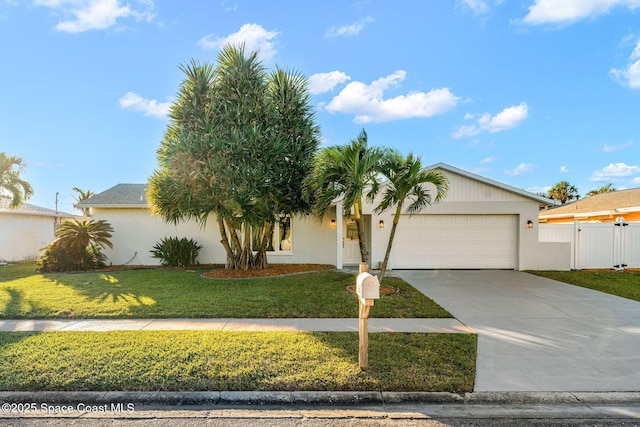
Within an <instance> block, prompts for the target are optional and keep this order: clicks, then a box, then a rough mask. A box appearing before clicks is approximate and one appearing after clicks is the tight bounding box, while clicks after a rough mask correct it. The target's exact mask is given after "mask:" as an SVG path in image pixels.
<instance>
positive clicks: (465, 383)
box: [0, 331, 476, 393]
mask: <svg viewBox="0 0 640 427" xmlns="http://www.w3.org/2000/svg"><path fill="white" fill-rule="evenodd" d="M475 352H476V337H475V335H464V334H422V333H411V334H404V333H372V334H369V365H370V369H369V370H367V371H361V370H360V369H359V367H358V334H357V333H351V332H343V333H337V332H334V333H304V332H220V331H206V332H202V331H198V332H194V331H171V332H139V331H136V332H123V331H118V332H46V333H34V332H9V333H7V332H4V333H0V390H5V391H19V390H20V391H40V390H55V391H58V390H73V391H84V390H94V391H103V390H105V391H106V390H123V391H125V390H131V391H136V390H144V391H147V390H148V391H178V390H179V391H191V390H255V391H261V390H282V391H304V390H316V391H323V390H327V391H334V390H342V391H357V390H381V391H447V392H457V393H463V392H470V391H471V390H472V388H473V381H474V375H475Z"/></svg>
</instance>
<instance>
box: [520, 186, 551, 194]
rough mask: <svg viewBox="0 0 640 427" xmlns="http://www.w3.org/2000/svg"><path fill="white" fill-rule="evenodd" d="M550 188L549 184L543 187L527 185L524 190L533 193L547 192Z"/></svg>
mask: <svg viewBox="0 0 640 427" xmlns="http://www.w3.org/2000/svg"><path fill="white" fill-rule="evenodd" d="M551 188H552V186H551V185H546V186H544V187H529V188H526V189H525V190H526V191H528V192H529V193H533V194H547V193H548V192H549V190H551Z"/></svg>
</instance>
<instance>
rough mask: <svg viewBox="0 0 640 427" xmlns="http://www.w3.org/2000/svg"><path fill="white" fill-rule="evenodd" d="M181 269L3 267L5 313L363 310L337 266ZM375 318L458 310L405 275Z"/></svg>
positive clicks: (253, 314) (0, 309)
mask: <svg viewBox="0 0 640 427" xmlns="http://www.w3.org/2000/svg"><path fill="white" fill-rule="evenodd" d="M201 273H202V271H194V270H190V271H185V270H174V269H152V270H130V271H118V272H109V273H95V272H92V273H76V274H46V275H42V274H39V273H37V272H35V264H17V265H12V266H8V267H3V268H0V318H5V319H8V318H13V319H22V318H44V317H57V318H225V317H233V318H305V317H311V318H349V317H358V303H357V298H356V297H355V295H353V294H350V293H349V292H347V290H346V288H347V286H349V285H353V284H355V276H353V275H350V274H345V273H337V272H319V273H308V274H300V275H293V276H284V277H273V278H263V279H249V280H212V279H206V278H203V277H201V276H200V275H201ZM385 285H390V286H395V287H397V288H398V289H399V292H398V293H397V294H393V295H388V296H383V297H382V298H381V299H380V301H379V302H377V303H376V305H375V306H374V307H373V308H372V310H371V314H370V316H371V317H405V318H413V317H422V318H425V317H426V318H429V317H452V316H451V315H450V314H449V313H448V312H447V311H446V310H444V309H442V308H441V307H440V306H439V305H437V304H436V303H434V302H433V301H432V300H430V299H429V298H427V297H426V296H424V295H423V294H422V293H420V292H418V291H417V290H416V289H415V288H413V287H412V286H410V285H409V284H407V283H406V282H404V281H403V280H401V279H395V278H389V279H385Z"/></svg>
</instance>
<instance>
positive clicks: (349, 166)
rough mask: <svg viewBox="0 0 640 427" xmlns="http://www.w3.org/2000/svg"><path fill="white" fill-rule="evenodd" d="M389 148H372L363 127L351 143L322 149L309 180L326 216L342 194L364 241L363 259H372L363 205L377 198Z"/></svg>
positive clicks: (317, 206) (318, 210)
mask: <svg viewBox="0 0 640 427" xmlns="http://www.w3.org/2000/svg"><path fill="white" fill-rule="evenodd" d="M384 153H385V149H382V148H378V147H370V146H369V145H368V137H367V133H366V132H365V130H364V129H363V130H362V131H361V132H360V134H359V135H358V137H357V138H355V139H353V140H351V142H350V143H349V144H347V145H343V146H332V147H327V148H324V149H322V150H321V151H320V152H318V154H317V155H316V157H315V159H314V163H313V171H312V173H311V175H310V176H309V179H308V181H307V187H308V189H309V190H308V191H309V192H310V193H311V195H312V196H313V199H314V200H315V207H314V211H315V214H316V215H317V216H318V217H319V218H322V216H323V215H324V214H325V213H326V212H327V211H328V210H329V208H331V205H332V203H333V201H334V200H335V199H337V198H338V197H342V200H343V204H344V209H345V213H347V212H351V211H353V217H354V219H355V222H356V227H357V231H358V240H359V242H360V258H361V261H362V262H363V263H366V262H368V256H369V253H368V251H367V246H366V241H365V233H364V219H363V217H362V206H363V200H364V198H365V197H366V198H368V199H369V200H373V198H374V197H375V195H376V193H377V191H378V188H379V182H378V172H379V167H380V161H381V160H382V158H383V156H384Z"/></svg>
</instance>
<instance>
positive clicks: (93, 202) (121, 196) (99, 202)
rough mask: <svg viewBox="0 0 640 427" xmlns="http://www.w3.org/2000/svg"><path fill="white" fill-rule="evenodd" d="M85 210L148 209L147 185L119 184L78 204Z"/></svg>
mask: <svg viewBox="0 0 640 427" xmlns="http://www.w3.org/2000/svg"><path fill="white" fill-rule="evenodd" d="M78 207H83V208H93V207H95V208H123V207H126V208H147V207H149V204H148V203H147V184H117V185H115V186H113V187H111V188H109V189H107V190H105V191H103V192H102V193H98V194H94V195H93V196H91V197H89V198H88V199H87V200H83V201H82V202H80V203H78Z"/></svg>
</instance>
